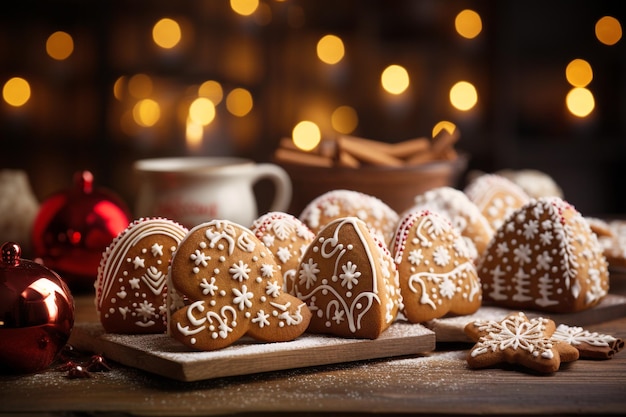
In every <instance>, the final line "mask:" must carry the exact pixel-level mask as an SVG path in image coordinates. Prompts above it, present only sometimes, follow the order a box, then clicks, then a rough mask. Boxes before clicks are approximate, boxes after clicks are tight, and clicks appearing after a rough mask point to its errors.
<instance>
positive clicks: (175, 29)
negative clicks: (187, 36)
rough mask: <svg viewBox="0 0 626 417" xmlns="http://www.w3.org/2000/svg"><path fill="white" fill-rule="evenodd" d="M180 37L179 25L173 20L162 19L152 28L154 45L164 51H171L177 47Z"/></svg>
mask: <svg viewBox="0 0 626 417" xmlns="http://www.w3.org/2000/svg"><path fill="white" fill-rule="evenodd" d="M181 37H182V34H181V31H180V25H179V24H178V22H176V21H175V20H174V19H170V18H167V17H166V18H163V19H161V20H159V21H158V22H156V23H155V25H154V27H153V28H152V39H153V40H154V43H156V44H157V45H158V46H160V47H161V48H164V49H171V48H173V47H175V46H176V45H178V43H179V42H180V40H181Z"/></svg>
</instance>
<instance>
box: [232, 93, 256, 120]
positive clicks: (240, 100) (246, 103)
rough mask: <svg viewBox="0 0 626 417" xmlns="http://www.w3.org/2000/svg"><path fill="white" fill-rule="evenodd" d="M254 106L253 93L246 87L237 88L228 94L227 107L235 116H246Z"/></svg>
mask: <svg viewBox="0 0 626 417" xmlns="http://www.w3.org/2000/svg"><path fill="white" fill-rule="evenodd" d="M253 106H254V102H253V100H252V94H250V92H249V91H248V90H246V89H245V88H235V89H234V90H232V91H231V92H230V93H228V96H226V109H227V110H228V111H229V112H230V113H231V114H232V115H234V116H237V117H243V116H245V115H246V114H248V113H250V111H251V110H252V107H253Z"/></svg>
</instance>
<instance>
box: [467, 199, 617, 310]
mask: <svg viewBox="0 0 626 417" xmlns="http://www.w3.org/2000/svg"><path fill="white" fill-rule="evenodd" d="M478 274H479V276H480V279H481V282H482V285H483V298H484V300H485V301H486V302H490V303H492V304H494V305H498V306H500V307H507V308H513V309H522V310H523V309H532V310H537V311H548V312H555V313H572V312H577V311H582V310H586V309H589V308H591V307H593V306H595V305H596V304H598V303H599V302H600V301H601V300H602V299H603V298H604V297H605V296H606V295H607V293H608V289H609V281H608V272H607V262H606V259H605V257H604V255H603V251H602V247H601V246H600V244H599V243H598V239H597V237H596V235H595V234H594V233H593V232H592V231H591V229H590V227H589V224H588V223H587V221H585V219H584V218H583V217H582V215H581V214H580V213H579V212H578V211H577V210H576V209H575V208H574V207H573V206H572V205H571V204H569V203H567V202H566V201H564V200H562V199H560V198H558V197H543V198H540V199H538V200H531V201H530V202H529V203H527V204H526V205H525V206H523V207H521V208H519V209H518V210H516V211H515V212H514V213H512V215H511V216H509V218H508V219H507V221H506V222H505V223H504V224H503V225H502V226H501V227H500V229H498V231H496V234H495V236H494V237H493V239H492V240H491V242H490V244H489V246H488V247H487V250H486V251H485V253H484V255H483V256H482V257H481V259H480V260H479V262H478Z"/></svg>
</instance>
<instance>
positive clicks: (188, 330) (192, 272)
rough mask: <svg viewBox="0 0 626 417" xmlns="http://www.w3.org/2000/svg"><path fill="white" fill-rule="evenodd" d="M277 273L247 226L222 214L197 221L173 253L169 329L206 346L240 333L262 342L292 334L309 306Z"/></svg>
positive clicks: (200, 346)
mask: <svg viewBox="0 0 626 417" xmlns="http://www.w3.org/2000/svg"><path fill="white" fill-rule="evenodd" d="M280 274H281V271H280V266H279V265H278V264H277V263H276V261H275V259H274V256H273V255H272V253H271V252H270V251H269V249H267V248H266V247H265V245H263V243H262V242H261V241H260V240H259V239H258V238H257V237H256V236H255V235H254V233H252V231H250V230H249V229H248V228H246V227H244V226H241V225H238V224H236V223H233V222H230V221H226V220H213V221H210V222H207V223H202V224H200V225H197V226H196V227H194V228H193V229H191V230H190V231H189V233H188V234H187V236H185V238H184V239H183V241H182V242H181V243H180V246H179V248H178V250H177V251H176V253H175V254H174V256H173V257H172V262H171V267H170V272H169V275H168V283H169V287H170V300H169V301H168V306H169V307H170V308H169V309H168V334H169V335H170V336H172V337H173V338H175V339H177V340H179V341H180V342H182V343H183V344H185V345H186V346H188V347H191V348H193V349H197V350H205V351H210V350H216V349H221V348H223V347H226V346H229V345H231V344H232V343H234V342H235V341H236V340H238V339H240V338H241V337H242V336H244V335H248V336H250V337H252V338H254V339H256V340H260V341H265V342H284V341H289V340H293V339H295V338H297V337H298V336H300V335H301V334H302V333H304V331H305V330H306V328H307V326H308V324H309V320H310V317H311V312H310V311H309V309H308V308H307V306H306V305H305V304H304V303H303V302H302V301H300V300H298V299H297V298H296V297H293V296H291V295H289V294H287V293H286V292H284V291H283V290H282V287H281V285H280V282H281V275H280Z"/></svg>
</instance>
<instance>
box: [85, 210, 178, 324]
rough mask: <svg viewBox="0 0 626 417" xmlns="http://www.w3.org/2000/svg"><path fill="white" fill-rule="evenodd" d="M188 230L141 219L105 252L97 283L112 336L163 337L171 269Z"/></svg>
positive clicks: (102, 318)
mask: <svg viewBox="0 0 626 417" xmlns="http://www.w3.org/2000/svg"><path fill="white" fill-rule="evenodd" d="M186 234H187V229H186V228H185V227H183V226H181V225H180V224H178V223H176V222H173V221H171V220H168V219H164V218H142V219H138V220H135V221H133V222H132V223H131V224H130V225H129V226H128V227H127V228H126V229H125V230H123V231H122V232H121V233H120V234H119V235H118V236H117V237H116V238H115V239H113V241H112V242H111V244H110V245H109V246H108V247H107V248H106V249H105V251H104V253H103V254H102V258H101V261H100V265H99V268H98V276H97V278H96V281H95V283H94V287H95V290H96V296H95V303H96V309H97V312H98V316H99V318H100V322H101V323H102V326H103V327H104V329H105V330H106V331H107V332H110V333H127V334H135V333H137V334H139V333H164V332H165V330H166V323H165V322H166V317H167V314H166V299H167V286H166V282H167V269H168V267H169V263H170V260H171V258H172V254H173V253H174V252H175V251H176V249H177V248H178V245H179V243H180V241H181V240H182V239H183V238H184V237H185V235H186Z"/></svg>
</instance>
